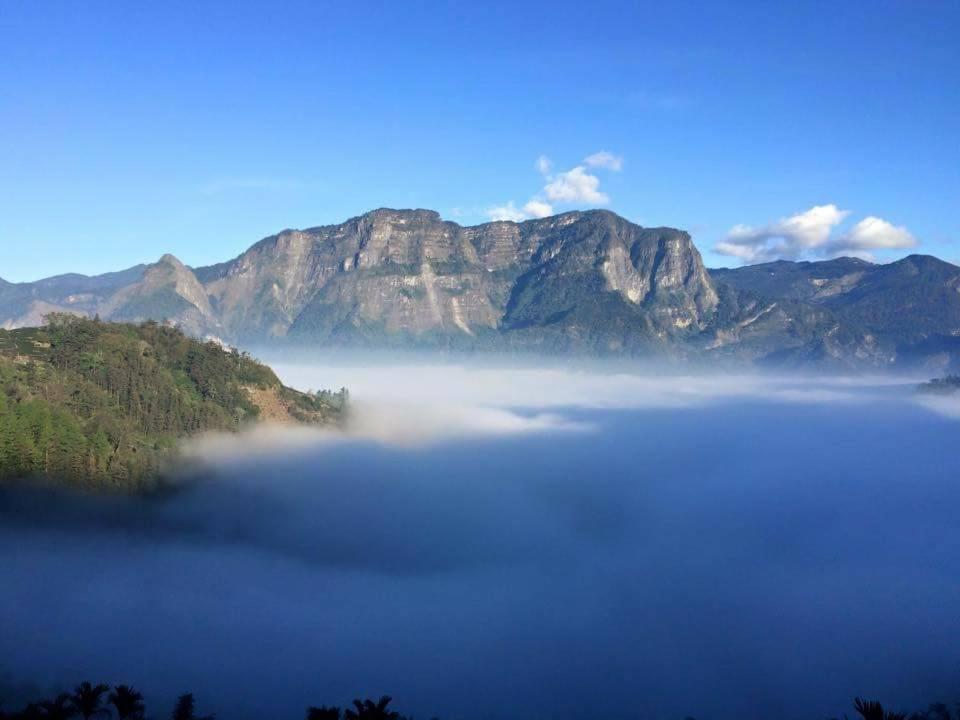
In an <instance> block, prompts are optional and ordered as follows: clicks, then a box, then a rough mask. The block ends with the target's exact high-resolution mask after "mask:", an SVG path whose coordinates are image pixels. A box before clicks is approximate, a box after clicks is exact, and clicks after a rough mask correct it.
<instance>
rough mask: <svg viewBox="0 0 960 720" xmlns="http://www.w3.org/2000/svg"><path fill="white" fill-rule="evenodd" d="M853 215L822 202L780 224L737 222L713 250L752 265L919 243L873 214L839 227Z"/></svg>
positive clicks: (865, 254)
mask: <svg viewBox="0 0 960 720" xmlns="http://www.w3.org/2000/svg"><path fill="white" fill-rule="evenodd" d="M849 215H850V211H849V210H841V209H840V208H839V207H837V206H836V205H833V204H829V205H817V206H815V207H812V208H810V209H809V210H806V211H804V212H801V213H797V214H796V215H791V216H789V217H784V218H781V219H780V220H777V221H776V222H772V223H769V224H767V225H762V226H759V227H754V226H750V225H736V226H734V227H733V228H731V229H730V231H729V232H728V233H727V236H726V238H725V239H724V240H723V241H722V242H720V243H718V244H717V245H716V247H715V248H714V251H715V252H717V253H718V254H720V255H727V256H730V257H735V258H738V259H740V260H742V261H744V262H747V263H757V262H769V261H771V260H778V259H787V260H798V259H806V258H827V257H836V256H838V255H854V256H857V257H862V258H865V259H871V258H872V257H873V252H875V251H882V250H893V249H906V248H911V247H915V246H916V245H917V240H916V238H915V237H914V236H913V235H912V234H911V233H910V232H909V231H908V230H907V229H906V228H905V227H902V226H901V227H897V226H894V225H893V224H892V223H890V222H888V221H886V220H884V219H882V218H879V217H874V216H869V217H866V218H863V219H862V220H860V221H859V222H857V223H856V224H855V225H854V226H853V227H852V228H850V229H849V230H848V231H847V232H845V233H841V234H837V233H836V230H837V228H838V226H839V225H840V224H841V223H842V222H843V221H844V220H846V219H847V217H848V216H849Z"/></svg>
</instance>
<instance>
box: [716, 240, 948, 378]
mask: <svg viewBox="0 0 960 720" xmlns="http://www.w3.org/2000/svg"><path fill="white" fill-rule="evenodd" d="M711 275H712V277H713V279H714V280H715V281H716V282H717V283H718V284H719V285H725V286H728V287H731V288H734V289H736V290H737V291H740V292H749V293H756V294H759V295H763V296H765V297H768V298H776V299H785V300H792V301H798V302H802V303H805V304H807V305H810V306H816V307H820V308H823V309H824V310H828V311H829V312H830V313H832V314H833V316H834V317H836V318H837V320H838V321H839V322H840V323H842V324H843V325H844V326H845V327H856V328H861V329H862V330H864V331H866V332H867V333H869V334H870V336H872V337H874V338H876V341H877V342H878V344H880V345H883V346H885V347H886V348H887V349H888V350H887V351H888V352H889V353H890V354H891V357H892V359H893V360H894V361H895V362H900V363H908V364H910V363H923V364H928V365H931V366H934V367H945V368H949V367H956V366H957V361H958V358H960V267H957V266H956V265H952V264H950V263H947V262H944V261H942V260H939V259H937V258H935V257H931V256H929V255H910V256H909V257H906V258H903V259H902V260H898V261H896V262H892V263H889V264H886V265H876V264H873V263H869V262H865V261H863V260H857V259H854V258H839V259H836V260H826V261H823V262H787V261H779V262H773V263H765V264H763V265H753V266H748V267H742V268H737V269H733V270H713V271H711Z"/></svg>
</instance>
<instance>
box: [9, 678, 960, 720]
mask: <svg viewBox="0 0 960 720" xmlns="http://www.w3.org/2000/svg"><path fill="white" fill-rule="evenodd" d="M392 702H393V698H391V697H390V696H389V695H383V696H381V697H380V698H379V699H378V700H372V699H366V700H359V699H357V700H354V701H353V703H352V706H351V707H346V708H340V707H337V706H327V705H321V706H313V707H309V708H307V710H306V715H305V720H413V719H412V718H411V717H409V716H406V715H402V714H401V713H399V712H398V711H396V710H394V709H393V708H391V707H390V704H391V703H392ZM853 709H854V710H855V711H856V717H858V718H860V720H960V704H957V705H956V706H954V708H953V709H951V708H950V707H949V706H947V705H944V704H942V703H935V704H933V705H930V706H929V707H928V708H927V709H926V710H921V711H917V712H912V713H907V712H894V711H891V710H888V709H886V708H884V706H883V705H882V704H881V703H879V702H877V701H875V700H863V699H861V698H855V699H854V701H853ZM148 717H150V718H158V717H169V718H171V720H215V718H214V716H213V715H199V714H198V713H197V710H196V701H195V700H194V697H193V695H192V694H191V693H185V694H184V695H181V696H180V697H179V698H178V700H177V702H176V704H175V705H174V707H173V711H172V712H171V713H170V714H169V715H164V714H161V715H150V716H148V715H147V707H146V703H145V702H144V697H143V694H142V693H140V692H139V691H138V690H136V689H135V688H134V687H133V686H131V685H117V686H115V687H113V688H110V687H109V686H107V685H103V684H99V685H93V684H92V683H89V682H82V683H80V685H78V686H77V687H76V688H75V689H74V690H73V692H63V693H60V694H59V695H57V696H56V697H54V698H53V699H51V700H38V701H36V702H32V703H30V704H29V705H27V706H26V707H24V708H23V709H21V710H19V711H14V712H10V711H6V712H5V711H4V708H3V705H2V704H0V720H70V719H71V718H83V720H91V718H100V719H101V720H113V719H114V718H116V720H146V719H147V718H148ZM504 717H510V716H509V715H505V716H504ZM757 717H762V716H761V715H758V716H757ZM843 717H844V718H845V719H846V718H848V716H847V715H844V716H843ZM271 720H274V719H273V718H271ZM433 720H436V718H434V719H433ZM687 720H694V719H693V718H687Z"/></svg>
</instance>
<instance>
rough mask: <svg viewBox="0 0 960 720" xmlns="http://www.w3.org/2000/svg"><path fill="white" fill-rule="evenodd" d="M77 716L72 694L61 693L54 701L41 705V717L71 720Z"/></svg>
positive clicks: (52, 719) (53, 719)
mask: <svg viewBox="0 0 960 720" xmlns="http://www.w3.org/2000/svg"><path fill="white" fill-rule="evenodd" d="M76 714H77V709H76V708H75V707H74V706H73V700H72V698H71V697H70V693H60V694H59V695H57V696H56V697H55V698H54V699H53V700H47V701H46V702H42V703H40V717H43V718H48V719H49V720H70V718H72V717H74V716H75V715H76Z"/></svg>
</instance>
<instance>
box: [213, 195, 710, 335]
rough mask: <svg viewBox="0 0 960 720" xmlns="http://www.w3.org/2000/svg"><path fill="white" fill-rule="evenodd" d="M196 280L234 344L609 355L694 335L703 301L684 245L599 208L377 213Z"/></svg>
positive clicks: (704, 287) (279, 244) (290, 234)
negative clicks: (269, 341) (473, 214)
mask: <svg viewBox="0 0 960 720" xmlns="http://www.w3.org/2000/svg"><path fill="white" fill-rule="evenodd" d="M197 276H198V277H200V278H204V279H206V280H207V289H208V290H209V292H210V294H211V296H212V297H213V299H214V304H215V305H216V307H217V308H218V309H219V311H220V313H221V317H222V318H223V325H224V328H225V330H226V332H227V334H228V336H230V337H241V338H244V339H246V340H258V339H263V338H265V337H281V336H289V337H291V338H293V339H296V340H298V341H303V342H306V341H311V342H317V341H324V342H328V341H336V342H361V343H362V342H369V343H377V344H383V343H387V344H389V343H391V342H404V343H409V342H416V343H418V344H428V345H430V344H434V345H435V344H442V345H447V346H450V345H453V346H476V345H478V344H482V345H493V346H503V345H513V344H521V345H529V346H543V345H564V344H567V345H571V346H572V347H579V348H582V349H591V348H596V347H598V346H599V347H602V348H607V349H616V348H617V347H618V346H621V345H623V343H624V341H625V340H627V341H631V340H632V339H636V340H639V341H643V342H657V343H659V342H662V341H663V340H665V339H668V338H670V337H673V336H676V335H678V334H680V335H688V334H690V333H692V332H695V331H696V330H699V329H702V328H703V327H705V326H706V323H707V321H708V318H709V316H710V315H711V313H712V311H713V309H714V308H715V307H716V304H717V296H716V292H715V290H714V288H713V285H712V283H711V280H710V278H709V276H708V275H707V273H706V270H705V269H704V267H703V264H702V261H701V259H700V255H699V253H698V252H697V250H696V248H695V247H694V246H693V243H692V242H691V240H690V237H689V235H687V234H686V233H683V232H681V231H678V230H672V229H668V228H660V229H653V230H644V229H642V228H639V227H637V226H636V225H633V224H631V223H629V222H627V221H626V220H624V219H623V218H620V217H618V216H616V215H614V214H613V213H609V212H605V211H591V212H573V213H566V214H563V215H558V216H555V217H552V218H545V219H542V220H531V221H527V222H524V223H519V224H517V223H509V222H496V223H488V224H485V225H479V226H476V227H461V226H459V225H457V224H455V223H451V222H445V221H443V220H441V219H440V216H439V215H438V214H437V213H435V212H433V211H428V210H412V211H397V210H377V211H374V212H371V213H368V214H366V215H363V216H361V217H358V218H354V219H352V220H350V221H348V222H346V223H344V224H342V225H335V226H327V227H320V228H312V229H309V230H304V231H285V232H283V233H281V234H279V235H276V236H274V237H271V238H267V239H265V240H263V241H261V242H260V243H258V244H257V245H255V246H254V247H252V248H251V249H250V250H249V251H248V252H246V253H244V254H243V255H241V256H240V257H239V258H237V259H236V260H234V261H232V262H230V263H227V264H225V265H221V266H216V267H214V268H200V269H198V270H197ZM610 312H613V313H614V314H615V315H616V316H617V318H618V319H617V320H616V321H614V322H609V323H607V324H606V325H605V324H604V323H602V322H601V323H596V322H595V320H596V319H597V318H600V317H605V318H609V314H610ZM614 327H615V328H616V330H612V329H613V328H614ZM634 344H636V343H634Z"/></svg>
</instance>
